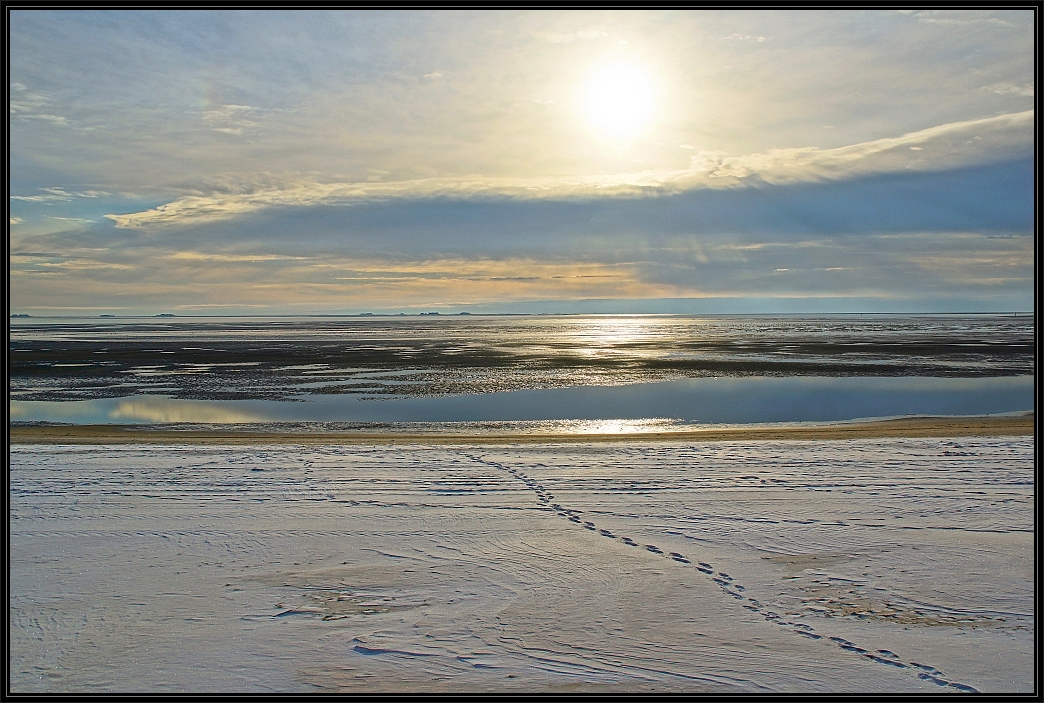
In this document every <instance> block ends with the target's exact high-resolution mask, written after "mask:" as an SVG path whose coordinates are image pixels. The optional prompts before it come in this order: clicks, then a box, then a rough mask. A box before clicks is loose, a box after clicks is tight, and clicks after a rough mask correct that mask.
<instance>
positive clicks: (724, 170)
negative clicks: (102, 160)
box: [36, 110, 1033, 229]
mask: <svg viewBox="0 0 1044 703" xmlns="http://www.w3.org/2000/svg"><path fill="white" fill-rule="evenodd" d="M1032 124H1033V111H1032V110H1029V111H1025V112H1020V113H1014V114H1007V115H1000V116H997V117H988V118H984V119H978V120H967V121H962V122H953V123H950V124H944V125H939V126H937V127H931V128H929V129H924V130H920V131H917V132H910V133H908V134H904V135H901V136H899V137H892V138H885V139H877V140H874V141H870V142H863V143H860V144H853V145H850V146H845V147H839V148H835V149H819V148H817V147H800V148H788V149H773V150H770V151H767V152H762V153H756V154H746V155H743V156H729V155H728V154H724V153H722V152H720V151H712V150H700V151H697V152H696V154H694V155H693V156H692V158H691V162H690V165H689V168H687V169H675V170H648V171H639V172H632V173H617V174H599V175H594V176H586V177H573V178H568V177H559V178H529V179H519V178H482V177H470V178H430V179H419V180H412V181H398V182H389V183H374V182H354V183H318V182H314V181H298V182H290V183H287V184H283V185H274V186H266V187H263V188H258V189H255V190H250V191H248V192H233V193H227V192H226V193H214V194H211V195H190V196H185V197H183V198H179V199H177V200H175V201H173V202H170V203H167V204H165V205H161V206H159V207H156V208H153V209H150V210H145V211H142V212H135V213H128V214H107V215H105V217H107V218H109V219H111V220H113V221H114V222H115V223H116V227H118V228H121V229H145V228H150V227H160V226H169V225H178V224H185V223H200V222H211V221H217V220H223V219H228V218H232V217H236V216H239V215H246V214H250V213H254V212H257V211H259V210H262V209H265V208H270V207H301V206H308V205H321V204H337V203H352V202H365V201H372V200H381V199H387V198H402V197H413V198H430V197H471V196H476V195H501V196H508V197H517V198H569V197H599V196H609V195H620V194H626V193H635V192H643V191H644V192H650V193H655V192H657V191H664V192H677V191H679V190H685V189H691V188H701V187H735V186H736V185H739V184H741V183H743V182H745V181H758V182H765V183H775V184H781V183H794V182H802V181H817V180H824V179H842V178H846V177H851V176H856V175H865V174H867V173H873V172H889V171H902V170H910V169H913V170H942V169H945V168H952V167H955V166H959V165H963V164H968V163H976V162H984V161H989V160H991V159H994V158H997V157H998V156H1000V157H1003V156H1005V155H1008V154H1010V153H1011V152H1012V150H1013V149H1018V148H1028V147H1029V146H1030V145H1031V144H1032V129H1031V128H1032ZM911 150H915V151H916V152H917V153H916V154H911V153H910V152H911ZM36 197H42V196H36Z"/></svg>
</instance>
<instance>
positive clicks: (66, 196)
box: [11, 188, 112, 219]
mask: <svg viewBox="0 0 1044 703" xmlns="http://www.w3.org/2000/svg"><path fill="white" fill-rule="evenodd" d="M37 190H39V191H40V194H39V195H12V196H11V200H21V201H23V202H27V203H48V202H64V201H69V200H72V199H73V198H100V197H103V196H107V195H112V193H109V192H107V191H104V190H84V191H79V192H75V193H70V192H69V191H67V190H65V189H64V188H37ZM56 219H61V218H56Z"/></svg>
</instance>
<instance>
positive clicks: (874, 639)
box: [10, 417, 1035, 693]
mask: <svg viewBox="0 0 1044 703" xmlns="http://www.w3.org/2000/svg"><path fill="white" fill-rule="evenodd" d="M14 429H15V430H16V431H15V432H12V441H13V444H12V446H11V494H10V495H11V513H10V526H11V531H10V539H11V557H10V578H11V600H10V613H11V620H10V622H11V629H10V636H11V643H12V648H11V682H12V684H11V690H12V691H13V692H31V691H41V692H43V691H50V692H88V691H90V692H104V691H113V692H116V691H140V692H191V691H239V692H249V691H254V692H265V691H268V692H274V691H283V692H287V691H288V692H295V691H298V692H307V691H318V692H323V691H326V692H334V691H339V692H366V691H487V692H498V691H556V690H563V691H574V692H583V691H592V692H595V691H691V692H721V693H729V692H739V693H759V692H760V693H771V692H824V693H841V692H910V693H913V692H936V691H950V692H963V691H972V690H975V691H983V692H1029V691H1032V690H1033V688H1034V680H1033V638H1034V631H1035V630H1034V628H1035V623H1034V619H1033V610H1034V608H1033V525H1034V518H1033V494H1034V487H1033V446H1034V439H1033V437H1032V420H1031V418H1027V417H1018V418H965V419H959V420H945V421H944V420H929V419H922V420H909V421H888V422H881V423H866V424H852V425H845V426H838V427H833V428H800V430H790V431H788V432H784V433H782V434H781V433H780V431H779V430H774V432H776V434H775V435H767V434H765V433H761V434H759V431H758V430H755V429H751V430H747V431H735V432H733V433H731V434H728V433H719V434H712V435H709V436H706V437H702V438H696V437H692V436H685V437H676V438H671V439H669V440H668V439H664V438H651V437H646V438H642V440H643V441H636V439H635V438H633V437H629V438H624V441H617V442H607V441H602V440H603V439H604V438H602V437H569V438H565V437H557V438H554V439H553V441H552V439H550V438H533V437H526V438H520V437H519V438H515V439H514V440H512V441H505V440H504V439H503V438H486V439H485V440H483V441H477V440H476V438H475V437H471V438H469V439H468V441H465V438H460V437H440V438H434V437H432V438H426V439H424V440H423V441H420V438H417V437H414V438H412V439H410V438H405V437H365V438H364V437H358V438H354V439H351V438H346V437H323V436H317V435H313V436H310V437H299V436H287V435H281V436H277V437H264V438H262V437H256V436H251V437H236V436H235V435H234V434H232V433H229V434H221V433H201V434H195V435H192V436H190V437H182V436H180V433H177V432H167V433H150V432H145V431H130V430H117V429H116V428H108V429H105V428H71V427H37V428H14ZM817 432H819V433H821V434H818V435H817V434H815V433H817ZM822 433H835V434H826V435H824V434H822ZM837 433H841V434H840V435H838V434H837ZM844 433H848V434H847V435H846V434H844ZM918 433H919V434H920V436H916V435H918ZM940 435H941V436H940ZM698 439H714V440H716V441H712V442H707V441H698Z"/></svg>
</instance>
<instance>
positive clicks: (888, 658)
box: [464, 454, 979, 693]
mask: <svg viewBox="0 0 1044 703" xmlns="http://www.w3.org/2000/svg"><path fill="white" fill-rule="evenodd" d="M464 456H466V457H467V458H468V459H471V460H472V461H475V462H478V463H480V464H483V465H485V466H489V467H492V468H495V469H498V470H500V471H504V472H506V473H508V474H511V475H512V476H513V477H514V478H516V479H518V480H519V481H521V482H522V483H524V484H525V485H526V487H527V488H529V489H530V490H531V491H533V492H534V493H535V494H536V497H537V500H538V501H539V502H540V503H541V505H542V506H544V507H546V508H548V509H550V510H552V511H554V513H555V514H556V515H558V516H559V517H561V518H564V519H565V520H567V521H569V522H571V523H574V524H576V525H579V526H580V527H583V528H584V529H587V530H590V531H592V532H595V533H596V534H598V535H601V536H602V537H605V538H606V539H612V540H617V539H618V540H619V541H620V542H622V543H623V544H625V545H627V546H629V547H642V548H643V551H646V552H648V553H649V554H650V556H657V557H663V558H665V559H669V560H671V561H674V562H676V563H678V564H681V565H683V566H692V565H693V562H692V560H690V559H689V558H688V557H686V556H685V555H683V554H680V553H678V552H664V551H663V550H662V549H660V548H659V547H658V546H656V545H654V544H646V545H641V544H639V543H638V542H635V541H634V540H633V539H632V538H631V537H628V536H623V535H621V536H617V535H616V534H614V533H613V532H612V531H611V530H607V529H603V528H599V527H598V526H597V525H596V524H595V523H594V522H592V521H590V520H583V519H581V518H580V517H579V516H580V515H581V514H582V511H577V510H572V509H570V508H566V507H563V506H562V505H561V504H560V503H557V502H554V503H553V502H552V501H553V500H555V497H554V496H553V495H551V493H550V492H548V491H547V490H546V489H545V488H544V486H542V485H541V484H540V483H539V482H538V481H537V480H535V479H533V478H530V477H529V476H528V475H526V474H525V472H523V471H521V470H520V469H517V468H511V467H508V466H505V465H504V464H501V463H500V462H496V461H490V460H488V459H483V458H482V457H480V456H474V455H471V454H465V455H464ZM695 569H696V570H697V571H699V572H700V573H702V574H705V575H707V576H710V577H711V581H713V582H714V583H716V584H717V585H718V587H719V588H720V589H721V591H722V593H724V594H726V595H728V596H729V597H731V598H734V599H736V600H738V601H744V603H743V607H744V608H746V609H747V610H749V611H751V612H754V613H758V614H759V615H761V616H762V617H763V618H765V619H766V620H767V621H769V622H772V623H774V624H776V625H777V626H779V627H782V628H783V629H785V630H787V631H789V632H792V633H794V634H796V635H800V636H802V637H806V638H808V639H811V640H817V641H820V642H823V643H826V644H830V645H833V646H835V647H838V648H839V649H841V650H844V651H846V652H851V653H852V654H855V655H858V656H861V657H865V658H866V659H869V660H870V661H873V662H876V663H878V664H882V665H885V666H891V667H896V668H900V669H909V670H910V671H911V673H913V672H916V673H917V678H919V679H921V680H922V681H928V682H930V683H934V684H936V685H937V686H939V687H940V688H948V689H952V690H954V691H959V692H961V693H979V691H978V690H977V689H975V688H973V687H972V686H968V685H966V684H962V683H958V682H956V681H950V680H949V679H947V678H946V677H945V676H944V675H943V672H941V671H939V670H938V669H936V668H935V667H933V666H929V665H927V664H921V663H918V662H913V661H911V662H904V661H903V660H902V659H901V658H900V657H899V655H898V654H896V653H895V652H892V651H889V650H887V649H878V650H868V649H864V648H862V647H860V646H858V645H857V644H855V643H854V642H850V641H849V640H847V639H845V638H843V637H827V636H824V635H821V634H818V633H817V632H816V631H815V628H813V627H812V626H811V625H808V624H806V623H803V622H794V621H791V620H788V619H787V618H785V617H784V616H783V615H780V614H779V613H776V612H774V611H772V610H769V609H768V608H766V607H764V606H763V605H762V604H761V603H760V602H758V600H757V599H755V598H752V597H750V596H747V595H744V592H745V591H746V588H745V587H744V586H742V585H741V584H739V583H736V582H735V580H734V579H733V578H732V577H731V576H730V575H729V574H727V573H725V572H724V571H717V572H715V570H714V567H713V566H711V565H710V564H708V563H707V562H703V561H697V562H696V564H695Z"/></svg>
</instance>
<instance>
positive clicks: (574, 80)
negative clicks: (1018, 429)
mask: <svg viewBox="0 0 1044 703" xmlns="http://www.w3.org/2000/svg"><path fill="white" fill-rule="evenodd" d="M10 17H11V22H10V56H11V60H10V66H9V69H10V84H9V115H10V143H11V150H10V182H9V189H10V220H9V222H10V230H9V231H10V235H9V242H10V258H9V274H10V291H11V295H10V301H9V306H10V312H11V313H14V314H19V313H20V314H30V315H34V316H37V315H41V316H42V315H97V314H115V315H136V314H144V315H149V314H158V313H174V314H177V315H206V314H213V315H240V314H258V315H282V314H314V313H325V314H330V313H344V314H355V313H359V312H376V313H382V312H389V313H396V312H408V313H409V312H421V311H440V312H443V313H450V312H460V311H469V312H562V313H566V312H601V313H614V312H616V313H787V312H806V313H808V312H815V313H819V312H962V311H963V312H989V311H1029V310H1032V309H1033V278H1034V253H1035V252H1034V245H1033V232H1034V214H1035V213H1034V202H1033V178H1034V167H1033V164H1034V161H1033V159H1034V144H1033V135H1034V124H1035V123H1034V120H1035V115H1034V104H1035V102H1034V53H1033V52H1034V45H1033V39H1034V20H1035V18H1034V15H1033V13H1032V11H1028V10H1026V11H963V10H940V11H923V12H914V11H899V12H896V11H851V10H850V11H822V12H820V11H794V10H790V11H786V10H784V11H750V10H748V11H705V10H694V11H650V12H638V11H609V12H594V11H577V12H565V11H524V12H519V11H488V12H467V11H433V12H420V11H388V12H379V11H308V12H304V11H301V12H276V11H258V12H246V11H140V12H131V11H119V10H113V11H84V12H77V11H54V12H48V11H36V10H16V11H13V12H12V13H11V15H10Z"/></svg>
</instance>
